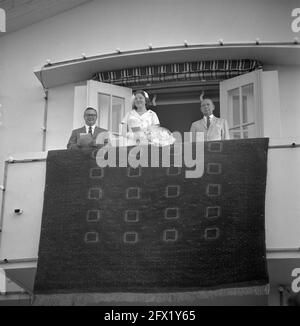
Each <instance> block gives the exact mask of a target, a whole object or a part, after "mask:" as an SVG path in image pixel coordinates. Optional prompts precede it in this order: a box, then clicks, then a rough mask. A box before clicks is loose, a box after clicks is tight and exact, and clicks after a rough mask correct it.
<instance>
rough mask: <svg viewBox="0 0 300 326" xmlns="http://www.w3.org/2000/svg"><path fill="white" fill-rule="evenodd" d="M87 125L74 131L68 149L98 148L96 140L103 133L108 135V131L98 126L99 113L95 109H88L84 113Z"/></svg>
mask: <svg viewBox="0 0 300 326" xmlns="http://www.w3.org/2000/svg"><path fill="white" fill-rule="evenodd" d="M83 117H84V121H85V125H84V126H83V127H82V128H79V129H75V130H73V131H72V135H71V137H70V139H69V142H68V145H67V148H68V149H82V148H93V147H97V144H96V139H97V136H98V135H99V134H101V133H106V132H107V130H105V129H102V128H99V127H97V126H96V121H97V118H98V113H97V111H96V110H95V109H94V108H91V107H89V108H87V109H86V110H85V111H84V115H83Z"/></svg>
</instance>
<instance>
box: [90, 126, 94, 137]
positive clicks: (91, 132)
mask: <svg viewBox="0 0 300 326" xmlns="http://www.w3.org/2000/svg"><path fill="white" fill-rule="evenodd" d="M89 134H90V135H91V136H93V129H92V127H91V126H90V127H89Z"/></svg>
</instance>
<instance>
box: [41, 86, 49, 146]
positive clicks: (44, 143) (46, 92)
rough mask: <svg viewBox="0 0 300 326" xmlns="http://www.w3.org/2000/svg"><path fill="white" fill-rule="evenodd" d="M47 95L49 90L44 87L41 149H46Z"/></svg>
mask: <svg viewBox="0 0 300 326" xmlns="http://www.w3.org/2000/svg"><path fill="white" fill-rule="evenodd" d="M48 95H49V92H48V90H47V89H45V97H44V99H45V106H44V125H43V145H42V151H43V152H45V151H46V141H47V123H48Z"/></svg>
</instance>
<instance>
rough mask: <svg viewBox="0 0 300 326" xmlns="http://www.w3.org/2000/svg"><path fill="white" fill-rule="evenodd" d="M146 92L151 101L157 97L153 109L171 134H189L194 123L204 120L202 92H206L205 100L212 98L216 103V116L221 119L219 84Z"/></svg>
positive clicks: (167, 88) (158, 89)
mask: <svg viewBox="0 0 300 326" xmlns="http://www.w3.org/2000/svg"><path fill="white" fill-rule="evenodd" d="M146 91H147V92H148V93H149V95H150V98H151V99H152V98H153V96H154V95H156V96H157V99H156V106H154V107H152V108H151V109H152V110H153V111H155V112H156V114H157V115H158V117H159V120H160V123H161V126H162V127H165V128H167V129H169V130H170V131H171V132H174V131H179V132H181V133H184V132H188V131H190V127H191V125H192V123H193V122H194V121H197V120H200V119H202V118H203V115H202V113H201V110H200V95H201V93H202V92H204V98H210V99H211V100H212V101H213V102H214V104H215V111H214V115H215V116H216V117H220V92H219V83H216V84H206V85H203V84H199V85H188V86H183V85H180V86H179V85H178V87H164V88H156V89H146Z"/></svg>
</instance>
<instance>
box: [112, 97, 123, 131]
mask: <svg viewBox="0 0 300 326" xmlns="http://www.w3.org/2000/svg"><path fill="white" fill-rule="evenodd" d="M124 112H125V99H124V98H121V97H116V96H113V97H112V132H116V133H119V126H120V124H121V121H122V119H123V115H124Z"/></svg>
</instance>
